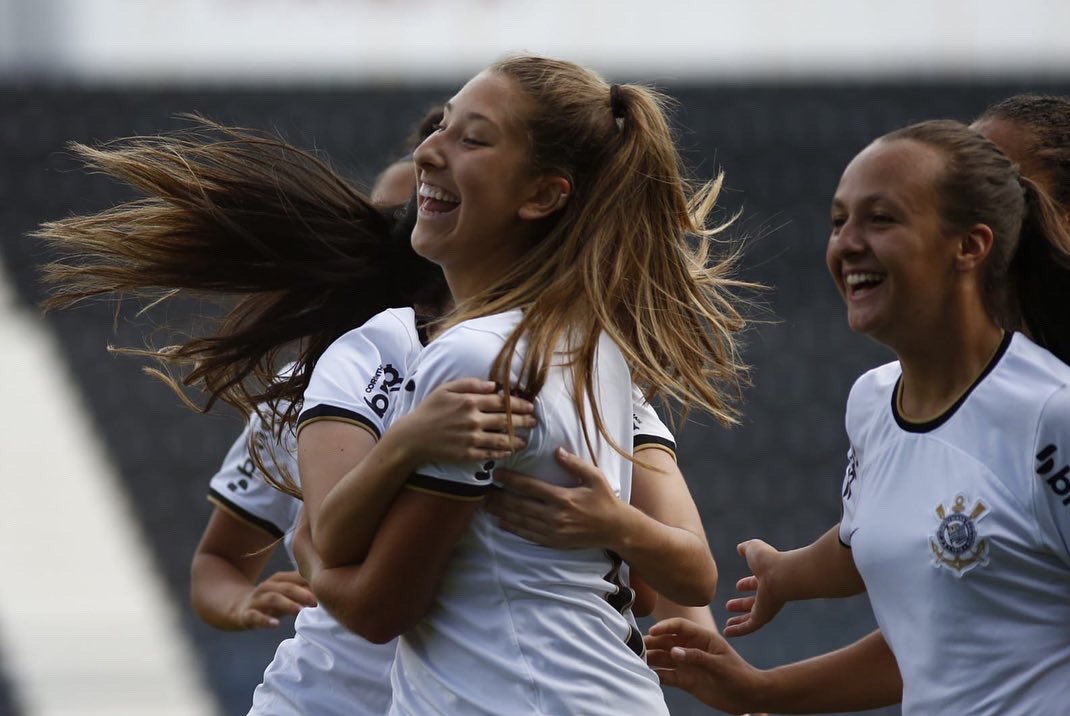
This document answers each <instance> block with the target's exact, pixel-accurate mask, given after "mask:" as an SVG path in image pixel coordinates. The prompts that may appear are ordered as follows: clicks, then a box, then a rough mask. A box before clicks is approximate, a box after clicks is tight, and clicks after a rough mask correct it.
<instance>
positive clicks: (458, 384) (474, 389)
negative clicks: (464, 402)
mask: <svg viewBox="0 0 1070 716" xmlns="http://www.w3.org/2000/svg"><path fill="white" fill-rule="evenodd" d="M439 389H440V390H444V391H446V392H449V393H480V394H494V393H497V392H498V385H497V384H496V383H495V382H494V381H493V380H482V379H480V378H459V379H457V380H451V381H449V382H448V383H443V384H442V385H441V386H439Z"/></svg>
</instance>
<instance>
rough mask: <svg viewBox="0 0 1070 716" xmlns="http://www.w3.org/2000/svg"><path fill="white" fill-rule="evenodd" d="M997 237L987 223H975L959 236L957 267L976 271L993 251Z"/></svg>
mask: <svg viewBox="0 0 1070 716" xmlns="http://www.w3.org/2000/svg"><path fill="white" fill-rule="evenodd" d="M993 241H995V237H994V236H993V235H992V229H990V228H989V227H988V226H987V225H986V224H974V225H973V226H971V227H970V228H969V230H968V231H966V233H964V234H962V235H961V236H959V238H958V248H957V250H956V252H955V268H956V269H958V270H959V271H964V272H965V271H976V270H978V269H979V268H980V267H981V265H982V264H983V263H984V262H985V259H987V258H988V254H989V253H990V252H991V251H992V242H993Z"/></svg>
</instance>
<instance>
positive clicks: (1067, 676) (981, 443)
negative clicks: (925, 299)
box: [840, 334, 1070, 716]
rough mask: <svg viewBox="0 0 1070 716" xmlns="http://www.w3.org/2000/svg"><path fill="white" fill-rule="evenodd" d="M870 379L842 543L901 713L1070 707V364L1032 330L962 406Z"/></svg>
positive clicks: (1000, 355) (894, 377)
mask: <svg viewBox="0 0 1070 716" xmlns="http://www.w3.org/2000/svg"><path fill="white" fill-rule="evenodd" d="M900 376H901V371H900V368H899V364H898V363H890V364H888V365H885V366H882V367H880V368H877V369H875V370H872V371H870V372H868V373H866V374H865V375H863V376H862V377H861V378H860V379H859V380H858V381H857V382H856V383H855V385H854V388H853V389H852V391H851V396H850V398H849V400H848V406H847V431H848V434H849V437H850V441H851V453H850V456H849V460H850V465H849V467H848V471H847V476H846V478H845V480H844V488H843V505H844V516H843V520H842V522H841V526H840V539H841V540H842V541H843V542H844V543H845V544H847V545H849V546H850V547H851V549H852V554H853V556H854V561H855V564H856V565H857V567H858V570H859V572H860V573H861V575H862V577H863V579H864V580H865V583H866V589H867V591H868V593H869V598H870V601H871V602H872V605H873V610H874V613H875V614H876V617H877V621H878V623H879V624H880V627H881V631H882V632H883V634H884V636H885V638H886V639H887V641H888V644H889V646H890V647H891V649H892V651H893V652H894V653H895V656H896V660H897V661H898V663H899V669H900V671H901V672H902V675H903V687H904V688H903V712H904V714H919V715H921V714H925V715H928V714H950V713H968V714H971V716H974V715H977V716H983V715H986V714H992V715H993V716H994V715H996V714H1000V715H1001V716H1006V715H1009V714H1023V715H1025V714H1063V713H1070V547H1068V545H1070V387H1068V386H1070V367H1067V366H1066V365H1064V364H1063V363H1062V362H1060V361H1059V360H1058V359H1057V358H1055V357H1054V356H1052V355H1051V354H1050V353H1048V352H1047V351H1045V350H1044V349H1042V348H1039V347H1038V346H1036V345H1034V344H1033V343H1032V342H1030V341H1029V340H1028V339H1027V338H1025V337H1024V336H1022V335H1021V334H1014V335H1013V338H1012V337H1011V336H1010V335H1008V336H1007V337H1005V339H1004V342H1003V343H1002V344H1001V346H1000V349H999V351H998V352H997V354H996V356H995V357H994V358H993V359H992V362H991V363H990V364H989V367H988V369H987V370H986V371H985V373H984V374H983V375H982V376H981V377H980V378H979V379H978V381H977V382H976V383H975V384H974V386H973V387H972V388H971V390H970V391H968V392H967V393H966V394H965V395H964V396H963V397H962V398H961V399H960V400H959V401H958V402H957V403H956V404H955V406H953V407H952V408H951V409H950V410H948V411H947V412H946V413H944V414H943V415H942V416H940V417H939V418H938V419H936V420H933V421H930V422H928V423H924V424H918V423H910V422H908V421H906V420H904V419H903V418H902V417H901V416H900V415H899V413H898V409H897V407H896V390H897V386H898V384H899V380H900Z"/></svg>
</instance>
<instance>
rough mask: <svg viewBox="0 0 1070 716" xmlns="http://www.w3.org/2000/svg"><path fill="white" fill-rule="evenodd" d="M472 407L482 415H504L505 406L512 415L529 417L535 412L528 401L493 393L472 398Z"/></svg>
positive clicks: (532, 404) (533, 406) (533, 405)
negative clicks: (482, 413)
mask: <svg viewBox="0 0 1070 716" xmlns="http://www.w3.org/2000/svg"><path fill="white" fill-rule="evenodd" d="M471 404H472V406H473V407H475V408H476V409H478V410H480V411H482V412H484V413H504V412H506V406H508V410H509V412H511V413H513V414H514V415H531V414H532V413H534V412H535V404H534V403H532V402H531V401H530V400H524V399H523V398H518V397H516V396H515V395H505V394H504V393H493V394H491V395H477V396H474V397H473V400H472V403H471Z"/></svg>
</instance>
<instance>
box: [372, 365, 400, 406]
mask: <svg viewBox="0 0 1070 716" xmlns="http://www.w3.org/2000/svg"><path fill="white" fill-rule="evenodd" d="M400 389H401V373H400V372H398V370H397V368H395V367H394V366H393V365H391V364H390V363H386V364H384V365H381V366H379V367H378V368H377V369H376V371H375V375H373V376H372V379H371V380H370V381H368V385H367V386H366V387H365V388H364V392H365V393H368V394H369V396H368V397H365V398H364V402H365V403H366V404H367V406H368V407H369V408H371V409H372V410H373V411H374V412H375V414H376V415H378V416H379V417H380V418H381V417H383V416H384V415H386V411H387V410H389V409H390V396H391V394H393V393H396V392H398V391H399V390H400Z"/></svg>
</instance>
